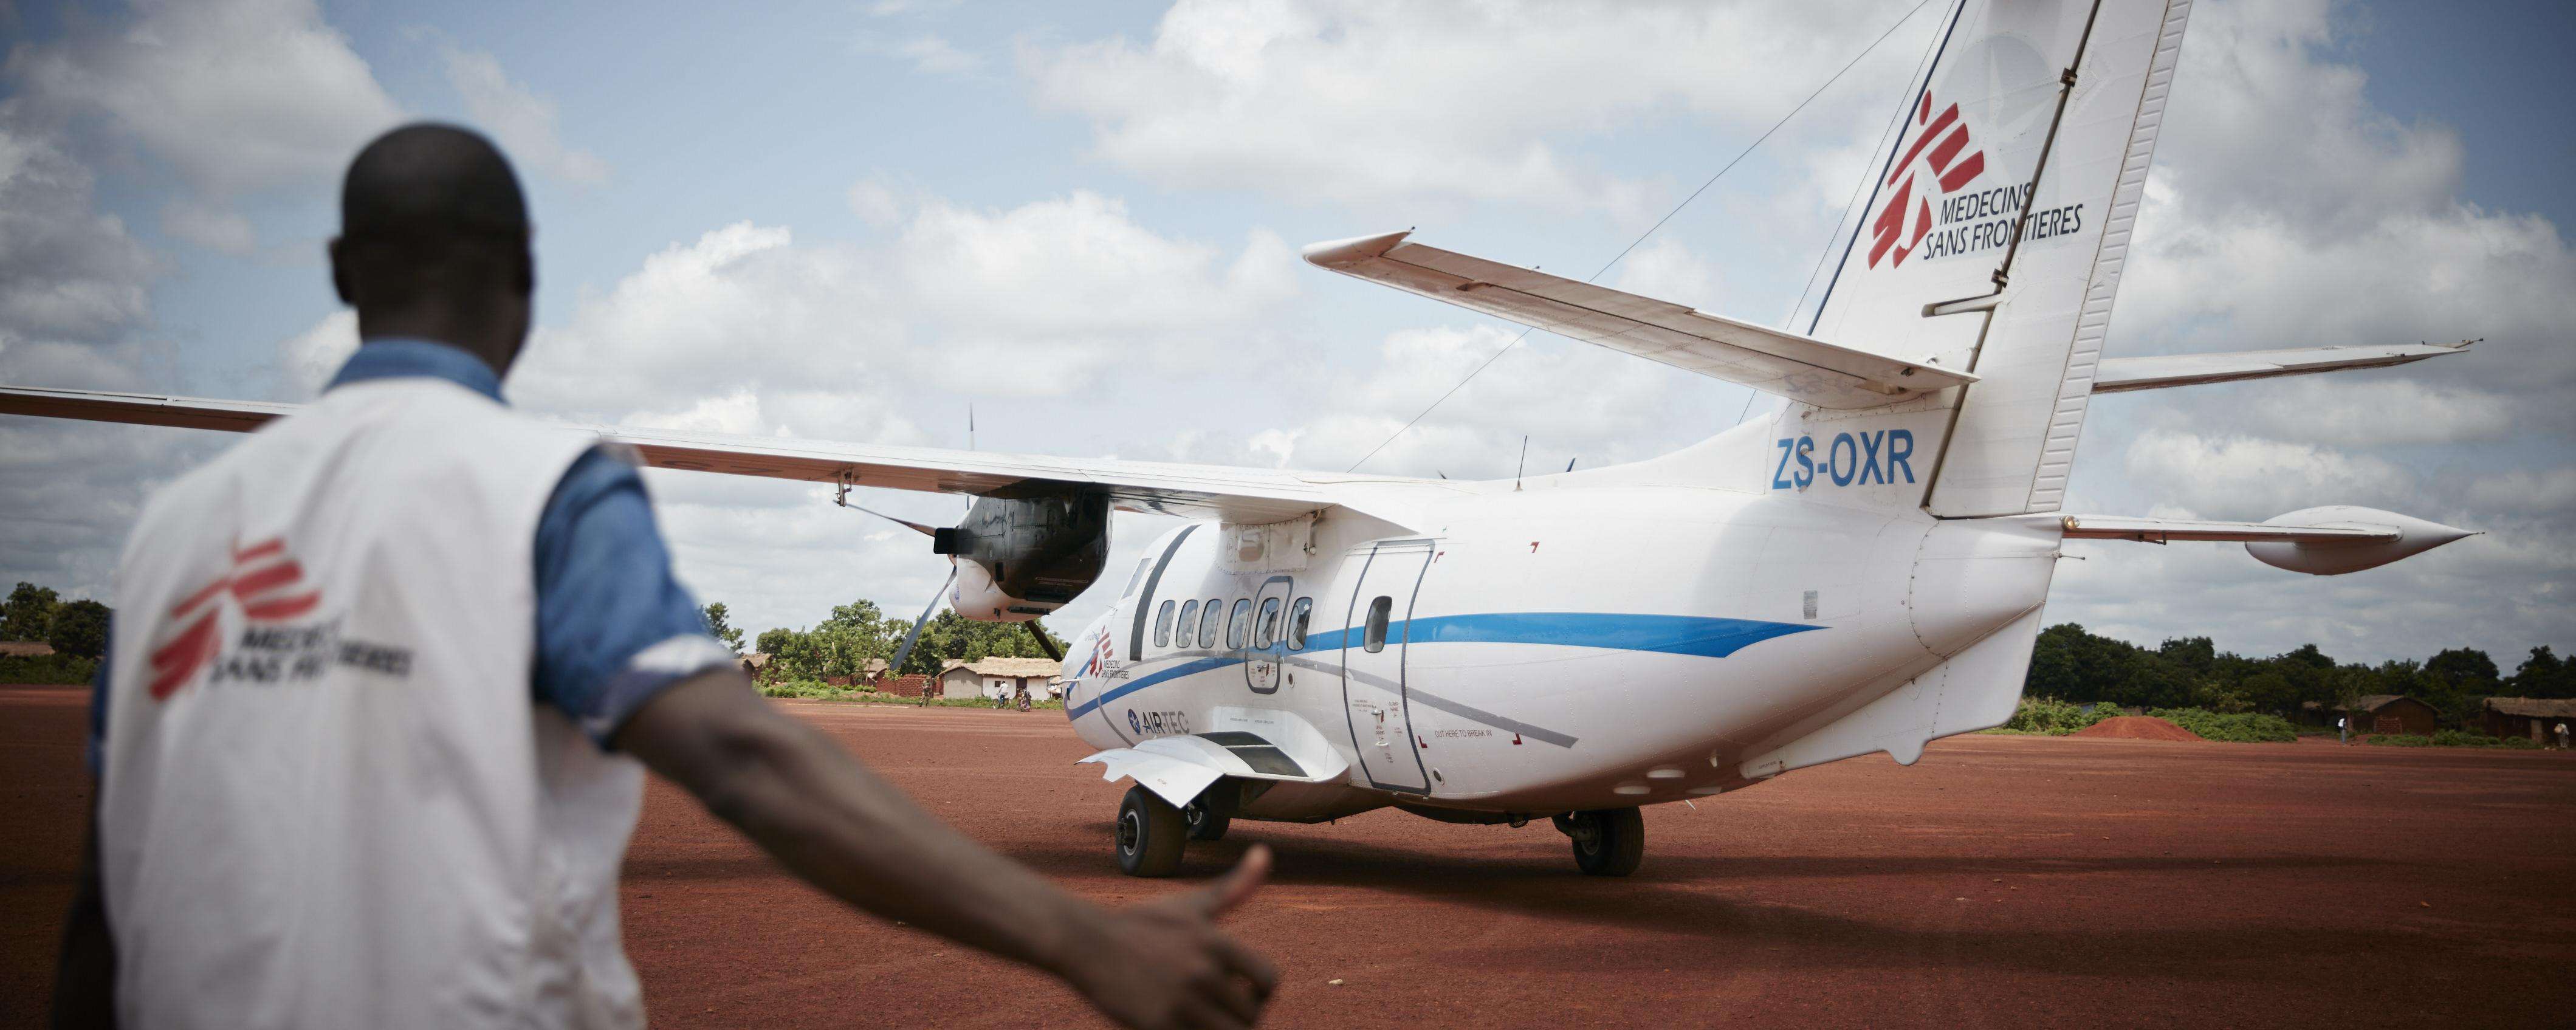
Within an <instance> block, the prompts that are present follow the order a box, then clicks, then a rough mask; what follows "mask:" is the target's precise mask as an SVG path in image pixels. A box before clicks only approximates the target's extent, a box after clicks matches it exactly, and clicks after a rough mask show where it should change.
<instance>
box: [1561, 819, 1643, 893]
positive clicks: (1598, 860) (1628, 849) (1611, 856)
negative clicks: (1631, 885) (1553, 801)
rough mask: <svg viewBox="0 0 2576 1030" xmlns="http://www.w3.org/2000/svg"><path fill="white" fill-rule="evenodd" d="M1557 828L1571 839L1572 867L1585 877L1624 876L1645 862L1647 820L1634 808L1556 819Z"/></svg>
mask: <svg viewBox="0 0 2576 1030" xmlns="http://www.w3.org/2000/svg"><path fill="white" fill-rule="evenodd" d="M1555 822H1556V828H1557V829H1558V830H1560V831H1563V832H1564V834H1565V835H1566V836H1567V837H1570V838H1573V840H1574V864H1575V866H1576V867H1577V868H1580V869H1582V870H1583V872H1584V875H1587V876H1626V875H1628V874H1629V873H1633V872H1636V871H1637V865H1638V864H1639V863H1641V862H1643V861H1645V859H1646V817H1645V816H1644V815H1642V814H1639V812H1638V811H1637V810H1636V809H1634V808H1603V809H1595V810H1592V811H1588V812H1570V813H1567V814H1565V815H1560V816H1557V817H1556V819H1555Z"/></svg>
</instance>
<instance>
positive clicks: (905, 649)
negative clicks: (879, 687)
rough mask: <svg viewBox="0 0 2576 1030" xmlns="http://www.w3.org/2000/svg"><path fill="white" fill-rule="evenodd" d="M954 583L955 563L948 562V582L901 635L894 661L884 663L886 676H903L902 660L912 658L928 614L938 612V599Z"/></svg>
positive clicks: (928, 618) (955, 579)
mask: <svg viewBox="0 0 2576 1030" xmlns="http://www.w3.org/2000/svg"><path fill="white" fill-rule="evenodd" d="M954 582H957V563H955V562H950V563H949V564H948V582H947V583H941V584H939V590H938V591H937V592H935V593H932V594H931V595H930V603H929V604H928V605H925V606H923V607H922V609H921V617H920V618H918V619H914V620H912V631H911V632H909V633H905V634H904V635H903V646H902V647H899V648H896V649H895V652H894V661H891V662H888V663H886V673H887V674H888V675H893V676H901V675H903V660H904V659H906V658H910V657H912V645H913V644H914V643H916V642H918V641H920V640H921V627H923V626H926V625H929V624H930V613H932V612H935V611H938V610H939V599H940V598H941V597H944V596H946V595H947V593H948V584H949V583H954Z"/></svg>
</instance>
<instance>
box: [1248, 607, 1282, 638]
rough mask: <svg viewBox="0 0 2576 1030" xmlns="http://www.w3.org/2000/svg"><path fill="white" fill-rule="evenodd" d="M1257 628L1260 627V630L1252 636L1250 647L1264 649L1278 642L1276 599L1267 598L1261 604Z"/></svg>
mask: <svg viewBox="0 0 2576 1030" xmlns="http://www.w3.org/2000/svg"><path fill="white" fill-rule="evenodd" d="M1259 626H1260V627H1261V628H1260V630H1259V631H1257V632H1255V633H1254V634H1253V635H1252V646H1254V647H1262V648H1266V647H1269V646H1270V645H1272V644H1276V643H1278V642H1279V599H1278V598H1276V597H1272V598H1267V599H1264V600H1263V601H1262V602H1261V621H1260V623H1259Z"/></svg>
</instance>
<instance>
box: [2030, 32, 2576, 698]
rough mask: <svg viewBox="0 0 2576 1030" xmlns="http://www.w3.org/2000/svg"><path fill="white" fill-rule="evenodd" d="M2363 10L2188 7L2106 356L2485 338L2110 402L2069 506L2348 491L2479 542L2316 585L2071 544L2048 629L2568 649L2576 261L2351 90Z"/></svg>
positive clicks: (2376, 652) (2352, 648) (2341, 496)
mask: <svg viewBox="0 0 2576 1030" xmlns="http://www.w3.org/2000/svg"><path fill="white" fill-rule="evenodd" d="M2358 13H2359V12H2357V11H2354V10H2352V9H2350V8H2346V7H2341V6H2335V5H2332V4H2329V3H2326V2H2324V0H2297V2H2283V3H2231V4H2214V3H2213V4H2203V5H2201V6H2200V7H2199V8H2197V9H2196V10H2195V11H2194V12H2193V15H2192V26H2191V37H2190V39H2189V40H2188V41H2187V42H2186V43H2185V45H2184V47H2183V58H2182V68H2181V71H2180V73H2179V74H2178V76H2177V78H2176V85H2175V90H2174V98H2173V106H2172V109H2171V111H2170V113H2169V115H2168V119H2167V124H2168V125H2169V126H2170V129H2169V130H2168V131H2167V133H2166V134H2165V136H2164V138H2163V140H2162V142H2161V143H2160V144H2159V147H2158V151H2157V155H2156V156H2157V169H2156V177H2155V179H2154V180H2153V181H2152V182H2151V184H2150V189H2149V192H2148V200H2147V204H2146V206H2145V209H2144V212H2143V213H2142V215H2141V217H2140V222H2139V226H2140V228H2139V239H2138V246H2137V247H2136V248H2135V249H2133V250H2132V252H2131V253H2132V255H2133V259H2132V261H2131V262H2130V265H2129V273H2128V276H2127V278H2126V280H2125V281H2124V282H2123V284H2122V289H2121V293H2122V296H2121V297H2120V302H2119V308H2118V311H2117V313H2116V321H2115V324H2114V325H2113V327H2112V333H2111V343H2110V347H2111V350H2112V352H2113V353H2114V354H2115V355H2119V354H2149V353H2167V352H2181V351H2222V350H2257V349H2266V348H2277V347H2306V346H2329V345H2339V344H2377V343H2392V342H2393V343H2405V342H2413V341H2417V340H2433V341H2447V340H2456V339H2461V338H2465V337H2485V338H2486V342H2484V343H2481V344H2479V345H2478V346H2476V347H2474V348H2472V349H2471V350H2470V351H2469V353H2467V354H2464V355H2458V356H2449V357H2442V358H2438V359H2435V360H2432V361H2426V362H2420V363H2416V364H2411V365H2406V366H2403V367H2401V368H2397V369H2390V370H2385V371H2367V372H2348V373H2336V374H2333V375H2328V376H2316V377H2308V378H2303V379H2297V380H2283V381H2275V382H2258V383H2247V384H2241V385H2235V386H2226V387H2210V388H2198V389H2184V390H2171V391H2157V392H2155V393H2146V394H2135V395H2127V396H2124V397H2122V398H2118V399H2105V400H2104V401H2102V402H2100V403H2097V404H2096V406H2095V415H2094V419H2093V424H2092V425H2091V426H2089V427H2088V429H2087V434H2086V435H2087V437H2088V442H2087V452H2088V453H2087V456H2086V457H2085V458H2083V459H2081V460H2079V461H2078V463H2077V468H2076V481H2075V484H2074V485H2075V488H2076V493H2077V496H2076V497H2075V498H2074V499H2073V500H2071V501H2070V503H2069V507H2070V508H2077V509H2081V510H2090V511H2106V510H2107V511H2139V510H2148V509H2152V508H2154V507H2156V506H2158V505H2163V506H2168V507H2169V508H2170V510H2173V511H2176V512H2188V513H2190V514H2195V515H2199V516H2203V517H2210V518H2233V519H2262V518H2267V517H2270V516H2273V515H2277V514H2281V513H2283V512H2287V511H2290V510H2294V509H2298V508H2305V507H2309V506H2313V505H2320V504H2345V503H2349V504H2361V505H2367V506H2371V507H2377V508H2385V509H2389V510H2393V511H2400V512H2405V513H2407V514H2412V515H2418V516H2422V517H2425V518H2431V519H2435V520H2437V521H2442V522H2447V523H2450V524H2453V525H2458V526H2462V527H2466V528H2471V529H2478V530H2484V531H2485V534H2486V535H2483V536H2478V537H2473V538H2471V539H2468V540H2464V541H2461V542H2458V543H2454V544H2451V545H2448V546H2445V547H2443V548H2441V549H2438V550H2436V551H2433V552H2430V553H2427V554H2424V555H2420V556H2417V557H2414V558H2409V559H2407V560H2405V561H2402V562H2399V563H2397V564H2394V565H2391V566H2387V567H2384V568H2381V569H2375V570H2371V571H2368V572H2363V573H2357V574H2353V575H2350V576H2342V577H2328V578H2322V579H2320V578H2313V577H2301V576H2294V575H2291V574H2287V573H2282V572H2279V571H2277V570H2273V569H2269V568H2267V567H2264V566H2261V565H2258V564H2256V563H2254V562H2252V561H2251V560H2250V559H2248V558H2247V557H2246V556H2245V555H2244V554H2243V553H2242V551H2241V550H2240V549H2238V548H2235V547H2186V546H2182V545H2176V546H2173V547H2167V548H2144V547H2137V546H2134V545H2089V546H2085V547H2081V548H2070V550H2071V551H2074V552H2076V553H2080V554H2082V555H2084V556H2085V557H2087V558H2089V559H2090V560H2089V561H2085V562H2069V563H2067V565H2066V566H2064V567H2063V568H2062V571H2061V574H2060V580H2059V583H2060V585H2059V589H2058V590H2057V592H2056V598H2055V600H2054V601H2053V602H2052V607H2051V618H2052V619H2059V618H2068V619H2074V620H2076V621H2081V622H2085V623H2087V624H2088V625H2093V626H2095V627H2096V628H2098V629H2103V630H2106V631H2109V632H2112V633H2114V634H2116V635H2120V636H2125V637H2128V638H2130V639H2134V640H2138V641H2140V642H2144V643H2153V642H2155V640H2157V639H2159V638H2161V637H2164V636H2182V635H2210V636H2215V637H2217V638H2218V642H2219V644H2220V646H2222V647H2227V648H2234V649H2238V650H2243V651H2246V652H2248V653H2273V652H2278V651H2284V650H2288V649H2290V648H2292V647H2295V646H2297V645H2299V644H2301V643H2304V642H2310V641H2314V642H2316V643H2318V644H2320V645H2322V646H2324V647H2325V648H2326V650H2327V651H2328V653H2330V654H2334V655H2336V656H2338V657H2344V658H2368V659H2373V660H2376V659H2379V658H2386V657H2392V656H2408V655H2411V656H2415V657H2421V656H2424V655H2427V654H2430V653H2431V652H2432V651H2433V650H2435V649H2438V648H2441V647H2450V646H2458V645H2460V644H2462V643H2464V642H2466V643H2470V644H2473V645H2475V646H2482V647H2486V648H2488V649H2489V650H2491V651H2493V652H2494V653H2495V654H2496V657H2497V658H2498V660H2499V661H2502V662H2504V663H2505V664H2507V665H2510V664H2512V661H2513V659H2515V658H2517V657H2519V655H2520V654H2521V653H2522V650H2523V649H2524V648H2526V647H2529V646H2530V645H2532V644H2535V643H2555V644H2558V645H2559V646H2561V647H2564V646H2566V645H2567V644H2568V643H2569V642H2570V641H2571V640H2576V607H2572V606H2570V605H2569V604H2568V592H2567V583H2568V582H2569V577H2570V575H2571V573H2576V503H2571V501H2570V500H2569V498H2571V497H2576V406H2571V405H2569V404H2567V402H2566V400H2565V398H2566V396H2567V395H2568V393H2569V392H2570V391H2571V390H2576V348H2570V347H2568V346H2567V345H2566V339H2567V327H2568V326H2569V325H2576V290H2570V289H2568V284H2570V283H2576V255H2571V253H2570V251H2569V249H2568V247H2567V245H2566V241H2565V240H2564V239H2563V238H2562V237H2561V235H2560V233H2559V230H2558V228H2557V227H2556V226H2554V225H2552V224H2551V223H2550V222H2549V221H2547V220H2546V219H2544V218H2541V217H2538V216H2536V215H2527V214H2517V213H2512V212H2504V211H2495V210H2490V209H2486V208H2483V207H2480V206H2477V205H2474V204H2471V203H2467V202H2465V201H2463V200H2462V199H2461V198H2460V197H2459V195H2458V194H2459V189H2460V169H2461V167H2462V165H2463V163H2464V162H2465V161H2466V160H2467V159H2468V156H2467V155H2466V154H2465V153H2464V152H2463V151H2462V149H2461V146H2460V141H2459V138H2458V137H2457V135H2456V134H2454V133H2453V132H2451V131H2450V130H2449V129H2447V128H2445V127H2443V126H2441V125H2440V124H2438V123H2433V122H2422V121H2418V122H2401V121H2398V120H2397V119H2394V118H2392V117H2390V116H2389V115H2388V114H2386V113H2385V112H2384V111H2383V110H2381V109H2380V108H2379V107H2378V106H2377V105H2376V104H2375V103H2374V102H2373V100H2372V98H2371V92H2372V91H2373V90H2375V89H2380V88H2385V87H2379V86H2374V85H2373V84H2372V83H2370V82H2369V80H2368V79H2367V78H2366V77H2365V76H2364V75H2363V74H2362V73H2361V72H2360V71H2359V70H2358V69H2357V68H2354V67H2352V66H2350V65H2349V64H2345V63H2342V62H2341V61H2340V60H2339V59H2338V57H2337V56H2336V45H2337V44H2339V43H2340V42H2341V41H2342V40H2343V39H2344V38H2345V36H2344V34H2345V32H2346V30H2345V29H2344V28H2343V27H2342V26H2343V24H2344V23H2345V22H2346V21H2348V20H2349V18H2350V17H2351V16H2355V15H2357V14H2358ZM2114 452H2117V454H2118V456H2117V457H2116V458H2115V457H2114Z"/></svg>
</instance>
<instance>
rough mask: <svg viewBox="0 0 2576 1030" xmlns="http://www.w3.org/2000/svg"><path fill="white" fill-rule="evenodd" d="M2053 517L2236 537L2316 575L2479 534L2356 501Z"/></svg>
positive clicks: (2163, 535)
mask: <svg viewBox="0 0 2576 1030" xmlns="http://www.w3.org/2000/svg"><path fill="white" fill-rule="evenodd" d="M2050 517H2052V518H2055V519H2057V520H2058V524H2059V525H2060V526H2062V527H2063V528H2064V530H2065V534H2066V539H2069V540H2138V541H2144V542H2146V543H2151V544H2161V543H2167V542H2170V541H2175V540H2215V541H2235V542H2241V543H2243V544H2244V545H2245V553H2247V554H2251V555H2253V556H2254V558H2255V560H2257V561H2260V562H2262V563H2263V564H2265V565H2270V566H2273V567H2274V568H2281V569H2288V570H2290V571H2292V572H2305V573H2308V574H2311V575H2317V576H2338V575H2342V574H2343V573H2347V572H2359V571H2361V570H2363V569H2370V568H2377V567H2379V566H2382V565H2386V564H2388V563H2389V562H2393V561H2396V560H2397V559H2400V558H2404V557H2407V556H2409V555H2415V554H2421V553H2423V552H2425V551H2429V550H2432V549H2433V548H2436V547H2440V546H2442V545H2443V544H2447V543H2450V542H2451V541H2453V540H2458V539H2461V538H2463V537H2470V536H2476V535H2477V534H2476V533H2475V532H2474V531H2472V530H2466V529H2459V528H2456V527H2452V526H2445V525H2442V524H2441V523H2438V522H2428V521H2425V520H2423V519H2419V518H2415V517H2413V516H2411V515H2400V514H2397V513H2396V512H2389V511H2380V510H2379V509H2376V508H2362V507H2357V506H2353V505H2330V506H2327V507H2323V508H2307V509H2303V510H2300V511H2294V512H2291V513H2289V514H2287V515H2283V516H2280V517H2279V518H2275V519H2271V520H2269V521H2265V522H2208V521H2202V520H2197V519H2159V518H2150V517H2147V516H2140V515H2057V516H2050Z"/></svg>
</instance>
